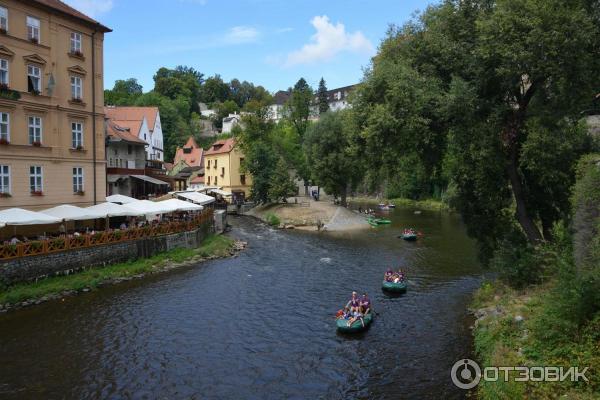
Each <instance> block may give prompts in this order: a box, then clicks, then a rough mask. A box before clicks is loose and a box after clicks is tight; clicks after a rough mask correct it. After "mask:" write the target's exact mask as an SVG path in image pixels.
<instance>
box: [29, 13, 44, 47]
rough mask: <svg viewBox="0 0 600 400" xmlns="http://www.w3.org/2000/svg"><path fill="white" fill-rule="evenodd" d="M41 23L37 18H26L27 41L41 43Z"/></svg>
mask: <svg viewBox="0 0 600 400" xmlns="http://www.w3.org/2000/svg"><path fill="white" fill-rule="evenodd" d="M41 25H42V23H41V22H40V20H39V18H36V17H30V16H27V39H28V40H31V39H36V40H37V42H38V43H40V42H41V35H40V26H41Z"/></svg>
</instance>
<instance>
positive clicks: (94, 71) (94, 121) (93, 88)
mask: <svg viewBox="0 0 600 400" xmlns="http://www.w3.org/2000/svg"><path fill="white" fill-rule="evenodd" d="M96 32H98V30H97V29H94V32H92V135H93V136H92V166H93V169H94V172H93V176H94V205H96V204H98V189H97V187H96V186H97V184H96V175H97V174H96V157H97V154H96Z"/></svg>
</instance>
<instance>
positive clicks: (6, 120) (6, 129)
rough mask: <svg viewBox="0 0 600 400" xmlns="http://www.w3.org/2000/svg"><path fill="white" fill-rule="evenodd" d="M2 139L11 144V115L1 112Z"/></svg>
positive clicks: (0, 130)
mask: <svg viewBox="0 0 600 400" xmlns="http://www.w3.org/2000/svg"><path fill="white" fill-rule="evenodd" d="M0 139H6V141H8V142H10V114H9V113H7V112H4V111H0Z"/></svg>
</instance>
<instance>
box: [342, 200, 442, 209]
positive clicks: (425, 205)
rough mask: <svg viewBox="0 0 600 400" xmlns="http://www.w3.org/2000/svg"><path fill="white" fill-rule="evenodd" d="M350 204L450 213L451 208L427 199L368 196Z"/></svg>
mask: <svg viewBox="0 0 600 400" xmlns="http://www.w3.org/2000/svg"><path fill="white" fill-rule="evenodd" d="M348 203H349V204H368V205H372V206H377V205H379V204H385V203H388V204H394V205H395V206H396V207H412V208H421V209H423V210H433V211H450V210H451V209H450V207H449V206H448V204H446V203H444V202H442V201H440V200H434V199H425V200H412V199H405V198H395V199H377V198H375V197H368V196H356V197H349V198H348Z"/></svg>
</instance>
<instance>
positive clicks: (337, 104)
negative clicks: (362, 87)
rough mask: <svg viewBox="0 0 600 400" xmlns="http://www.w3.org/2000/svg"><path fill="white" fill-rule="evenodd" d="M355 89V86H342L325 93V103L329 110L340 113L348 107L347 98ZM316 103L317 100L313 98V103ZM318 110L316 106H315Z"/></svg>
mask: <svg viewBox="0 0 600 400" xmlns="http://www.w3.org/2000/svg"><path fill="white" fill-rule="evenodd" d="M355 88H356V85H350V86H344V87H341V88H337V89H332V90H328V91H327V103H329V110H331V111H340V110H345V109H346V108H349V107H350V103H349V102H348V96H349V95H350V93H352V91H353V90H354V89H355ZM317 102H318V98H317V97H315V103H317ZM317 109H318V106H317Z"/></svg>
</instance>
